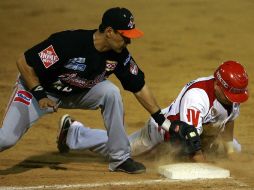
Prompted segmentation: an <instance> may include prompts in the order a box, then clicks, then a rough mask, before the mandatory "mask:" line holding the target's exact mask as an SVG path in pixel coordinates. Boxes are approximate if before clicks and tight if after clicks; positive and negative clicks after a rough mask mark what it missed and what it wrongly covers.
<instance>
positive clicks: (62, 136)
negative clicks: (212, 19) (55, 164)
mask: <svg viewBox="0 0 254 190" xmlns="http://www.w3.org/2000/svg"><path fill="white" fill-rule="evenodd" d="M72 122H73V121H72V119H71V117H70V116H69V115H68V114H65V115H64V116H62V117H61V119H60V121H59V132H58V137H57V140H56V143H57V148H58V150H59V152H60V153H68V152H69V151H70V148H69V147H68V145H67V144H66V138H67V133H68V130H69V128H70V126H71V123H72Z"/></svg>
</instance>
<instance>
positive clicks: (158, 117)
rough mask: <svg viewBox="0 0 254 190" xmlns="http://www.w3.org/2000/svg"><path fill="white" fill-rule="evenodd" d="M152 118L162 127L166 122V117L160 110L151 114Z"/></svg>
mask: <svg viewBox="0 0 254 190" xmlns="http://www.w3.org/2000/svg"><path fill="white" fill-rule="evenodd" d="M151 116H152V117H153V119H154V120H155V121H156V123H158V125H159V126H161V125H162V123H163V122H164V121H165V119H166V118H165V117H164V115H163V114H162V113H161V110H160V109H159V110H158V111H157V112H155V113H153V114H151Z"/></svg>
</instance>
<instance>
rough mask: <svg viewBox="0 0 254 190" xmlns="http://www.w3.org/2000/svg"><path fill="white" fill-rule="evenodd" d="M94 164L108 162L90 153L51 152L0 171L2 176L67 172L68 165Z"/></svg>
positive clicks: (29, 158)
mask: <svg viewBox="0 0 254 190" xmlns="http://www.w3.org/2000/svg"><path fill="white" fill-rule="evenodd" d="M90 162H91V163H94V162H100V163H101V162H106V161H105V160H104V159H103V158H102V157H100V156H98V155H96V154H94V153H91V152H89V151H84V152H71V153H68V154H59V153H58V152H50V153H45V154H41V155H36V156H31V157H28V158H27V159H25V160H23V161H21V162H20V163H18V164H16V165H14V166H12V167H9V168H6V169H5V170H0V175H9V174H17V173H23V172H26V171H28V170H32V169H37V168H49V169H52V170H67V169H68V168H66V167H65V166H64V165H65V164H67V163H86V164H87V163H90Z"/></svg>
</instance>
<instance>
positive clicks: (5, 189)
mask: <svg viewBox="0 0 254 190" xmlns="http://www.w3.org/2000/svg"><path fill="white" fill-rule="evenodd" d="M176 181H177V180H168V179H157V180H142V181H122V182H106V183H84V184H72V185H64V184H63V185H60V184H59V185H39V186H30V187H25V186H23V187H21V186H20V187H11V186H8V187H7V186H6V187H0V190H38V189H76V188H94V187H102V186H109V185H112V186H119V185H149V184H156V183H160V184H161V183H170V182H176Z"/></svg>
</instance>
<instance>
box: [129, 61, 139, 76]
mask: <svg viewBox="0 0 254 190" xmlns="http://www.w3.org/2000/svg"><path fill="white" fill-rule="evenodd" d="M130 72H131V74H133V75H137V74H138V66H137V65H136V63H135V62H134V61H133V60H132V59H131V60H130Z"/></svg>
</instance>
